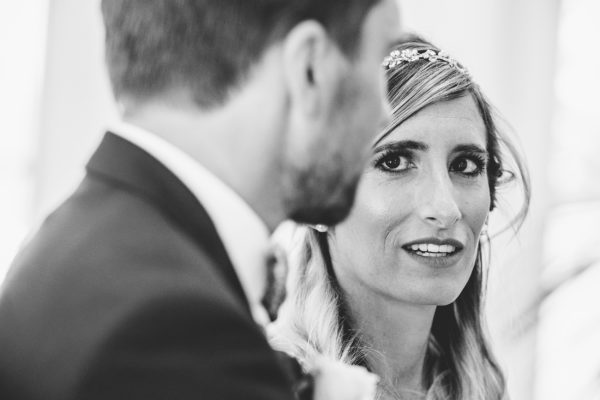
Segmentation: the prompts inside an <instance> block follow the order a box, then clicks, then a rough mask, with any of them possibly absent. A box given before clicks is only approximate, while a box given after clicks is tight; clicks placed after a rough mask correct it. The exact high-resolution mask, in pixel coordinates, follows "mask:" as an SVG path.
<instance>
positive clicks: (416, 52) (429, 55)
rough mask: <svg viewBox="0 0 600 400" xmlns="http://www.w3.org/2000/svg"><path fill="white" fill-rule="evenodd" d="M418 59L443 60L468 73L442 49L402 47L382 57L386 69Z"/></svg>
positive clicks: (463, 72)
mask: <svg viewBox="0 0 600 400" xmlns="http://www.w3.org/2000/svg"><path fill="white" fill-rule="evenodd" d="M418 60H428V61H430V62H436V61H439V62H444V63H446V64H448V65H449V66H451V67H452V68H455V69H456V70H457V71H459V72H460V73H462V74H465V75H469V72H468V71H467V69H466V68H465V67H463V66H462V65H460V64H459V62H458V61H456V60H455V59H454V58H452V57H450V56H449V55H448V54H447V53H446V52H444V51H441V50H440V51H436V50H432V49H404V50H402V51H400V50H393V51H392V52H391V53H390V55H389V56H387V57H386V58H384V59H383V64H382V65H383V67H384V68H385V69H386V70H389V69H392V68H395V67H397V66H399V65H401V64H402V63H411V62H414V61H418Z"/></svg>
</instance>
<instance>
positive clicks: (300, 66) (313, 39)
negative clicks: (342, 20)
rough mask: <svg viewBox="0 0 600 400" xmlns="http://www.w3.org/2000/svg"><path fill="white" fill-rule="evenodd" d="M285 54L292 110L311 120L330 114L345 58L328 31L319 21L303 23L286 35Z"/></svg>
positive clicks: (284, 64)
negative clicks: (300, 112) (294, 109)
mask: <svg viewBox="0 0 600 400" xmlns="http://www.w3.org/2000/svg"><path fill="white" fill-rule="evenodd" d="M282 50H283V51H282V55H283V69H284V74H283V75H284V79H285V83H286V85H287V87H288V90H289V94H290V100H291V102H292V104H293V106H295V107H299V110H301V111H302V112H303V113H304V115H305V116H308V117H311V118H319V117H320V114H322V113H328V112H330V110H329V107H330V104H329V102H330V101H331V97H332V96H333V95H334V92H335V89H336V86H337V83H338V81H339V77H340V76H341V74H343V71H340V70H339V69H340V68H343V60H344V56H343V55H342V53H341V51H340V50H339V49H338V47H337V46H336V45H335V44H334V43H333V42H332V40H331V38H330V36H329V35H328V34H327V31H326V30H325V28H324V27H323V26H322V25H321V24H319V23H318V22H316V21H304V22H301V23H300V24H298V25H296V26H295V27H294V28H293V29H292V30H291V31H290V32H289V33H288V34H287V36H286V37H285V39H284V41H283V49H282Z"/></svg>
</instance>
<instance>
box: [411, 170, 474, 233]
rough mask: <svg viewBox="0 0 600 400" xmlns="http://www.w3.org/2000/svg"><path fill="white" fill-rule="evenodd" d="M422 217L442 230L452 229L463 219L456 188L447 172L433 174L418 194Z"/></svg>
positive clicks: (423, 183)
mask: <svg viewBox="0 0 600 400" xmlns="http://www.w3.org/2000/svg"><path fill="white" fill-rule="evenodd" d="M415 201H416V204H417V208H418V210H419V215H420V217H421V218H422V219H423V220H424V221H426V222H427V223H429V224H432V225H434V226H435V227H437V228H440V229H447V228H450V227H452V226H453V225H454V224H456V222H458V221H459V220H460V219H461V218H462V213H461V211H460V208H459V206H458V203H457V201H456V198H455V188H454V185H453V184H452V180H451V179H450V176H449V175H448V172H447V171H446V170H443V171H437V172H432V173H431V174H429V176H428V177H427V178H426V179H424V180H423V182H422V183H421V187H420V190H418V191H417V193H416V199H415Z"/></svg>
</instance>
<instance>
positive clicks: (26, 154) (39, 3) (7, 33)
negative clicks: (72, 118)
mask: <svg viewBox="0 0 600 400" xmlns="http://www.w3.org/2000/svg"><path fill="white" fill-rule="evenodd" d="M47 17H48V15H47V1H46V0H19V1H2V2H0V88H2V90H0V113H1V114H0V115H2V118H1V120H2V131H3V133H2V136H1V137H2V140H1V145H0V184H1V190H0V192H1V193H2V195H1V196H0V279H2V277H3V276H4V273H5V271H6V267H7V265H8V264H9V262H10V260H11V258H12V257H13V255H14V253H15V251H16V250H17V248H18V247H19V245H20V243H21V242H22V241H23V239H24V237H25V236H26V234H27V232H28V230H29V229H30V228H31V226H30V225H31V223H32V215H33V201H34V193H35V187H34V180H35V165H36V155H37V151H38V148H37V143H38V140H37V139H38V136H37V135H38V128H39V125H38V124H39V112H40V96H41V91H42V80H43V73H44V60H45V45H46V29H47V19H48V18H47Z"/></svg>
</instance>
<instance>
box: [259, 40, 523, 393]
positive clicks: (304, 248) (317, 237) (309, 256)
mask: <svg viewBox="0 0 600 400" xmlns="http://www.w3.org/2000/svg"><path fill="white" fill-rule="evenodd" d="M404 49H415V50H417V51H418V52H421V51H426V50H434V51H436V52H437V51H439V49H438V48H436V47H435V46H433V45H432V44H430V43H428V42H426V41H424V40H423V39H420V38H418V37H416V36H415V37H411V38H410V39H409V40H406V41H403V42H402V43H401V44H399V45H398V46H397V47H396V50H399V51H402V50H404ZM387 82H388V98H389V101H390V103H391V105H392V109H393V117H392V121H391V123H390V124H389V126H388V127H387V128H386V129H385V130H384V131H383V132H382V133H381V134H380V135H379V137H378V138H377V139H376V141H375V142H378V141H379V140H380V139H381V138H383V137H384V136H385V135H387V134H388V133H389V132H391V131H392V130H394V129H395V128H396V127H397V126H398V125H400V124H402V123H403V122H404V121H406V120H407V119H408V118H410V117H411V116H413V115H415V114H416V113H417V112H418V111H420V110H421V109H423V108H425V107H427V106H429V105H431V104H434V103H437V102H440V101H447V100H451V99H455V98H459V97H461V96H465V95H471V96H472V97H473V99H474V100H475V102H476V104H477V106H478V108H479V112H480V114H481V116H482V119H483V121H484V124H485V127H486V134H487V150H488V152H489V154H490V161H489V163H488V166H487V174H488V183H489V188H490V195H491V196H490V197H491V203H490V210H493V209H494V207H495V205H496V197H497V196H496V195H497V188H498V187H499V186H500V185H501V184H503V183H504V182H505V181H506V180H507V179H508V178H510V177H512V178H517V179H519V180H520V181H521V183H522V188H523V193H524V201H523V207H522V209H521V210H520V211H519V212H518V213H517V215H516V216H515V218H514V219H513V221H511V224H512V225H513V226H519V225H520V224H521V223H522V220H523V218H524V217H525V215H526V213H527V209H528V205H529V181H528V176H527V171H526V169H525V168H524V166H523V164H522V162H521V161H520V157H519V155H518V153H517V152H516V150H515V148H514V146H513V145H512V144H511V142H510V141H509V140H508V139H507V138H505V137H503V136H502V135H501V134H500V133H499V132H498V130H497V128H496V124H495V120H494V117H493V110H492V109H491V107H490V105H489V104H488V102H487V100H486V99H485V97H484V96H483V94H482V93H481V91H480V89H479V87H478V86H477V85H476V84H475V83H474V82H473V81H472V79H471V77H470V76H469V75H468V73H466V72H465V71H464V70H462V68H455V67H453V66H451V65H449V64H448V63H445V62H442V61H437V62H430V61H428V60H418V61H412V62H410V63H402V64H400V65H397V66H395V67H393V68H390V69H388V71H387ZM505 164H509V165H511V167H512V168H513V169H514V170H515V171H512V172H511V173H508V171H507V169H506V166H505ZM507 177H508V178H507ZM488 239H489V238H482V239H481V240H480V243H479V245H478V248H477V257H476V261H475V265H474V268H473V272H472V273H471V276H470V277H469V280H468V282H467V284H466V286H465V287H464V289H463V290H462V292H461V294H460V295H459V296H458V298H457V299H456V300H455V301H454V302H453V303H451V304H449V305H447V306H438V307H437V309H436V312H435V315H434V319H433V325H432V328H431V331H430V336H429V346H428V350H427V353H426V356H425V367H424V368H425V376H424V379H425V382H424V383H425V384H426V387H427V388H428V392H427V397H426V398H427V399H428V400H441V399H448V400H450V399H451V400H472V399H493V400H496V399H497V400H500V399H504V398H506V397H505V396H506V393H505V381H504V376H503V374H502V371H501V370H500V368H499V366H498V364H497V362H496V360H495V358H494V356H493V354H492V351H491V349H490V346H489V345H488V342H487V339H486V335H485V329H484V320H483V317H482V315H483V296H484V289H485V284H484V283H485V268H484V261H488V260H489V254H488V256H486V257H484V253H486V252H487V250H489V247H488V246H489V240H488ZM295 241H296V243H295V246H293V249H294V250H293V251H292V253H291V255H290V277H289V288H288V301H287V302H286V304H285V305H284V307H283V308H282V310H281V311H280V317H279V318H278V320H277V322H276V323H275V324H274V325H273V326H272V327H271V328H270V332H269V334H270V340H271V343H272V344H273V345H274V346H275V347H277V348H279V349H281V350H283V351H286V352H288V353H290V354H292V355H294V356H295V357H297V358H298V359H299V360H300V361H301V362H303V363H304V364H305V366H306V367H307V368H310V367H311V365H310V363H311V360H313V359H314V357H315V356H316V355H325V356H328V357H331V358H333V359H337V360H340V361H342V362H345V363H348V364H358V365H363V366H366V367H367V368H368V367H369V365H368V362H367V361H366V360H367V358H366V354H368V353H369V345H368V343H365V342H363V341H362V340H361V338H360V336H359V335H358V334H357V333H356V332H355V330H354V329H353V327H352V322H351V321H350V318H349V313H348V312H347V305H346V302H345V301H344V295H343V292H342V290H341V289H340V287H339V285H338V282H337V279H336V277H335V274H334V272H333V267H332V265H331V257H330V254H329V244H328V238H327V233H322V232H318V231H316V230H314V229H312V228H309V227H298V228H297V232H296V237H295Z"/></svg>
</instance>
